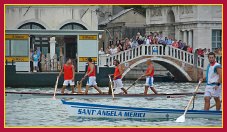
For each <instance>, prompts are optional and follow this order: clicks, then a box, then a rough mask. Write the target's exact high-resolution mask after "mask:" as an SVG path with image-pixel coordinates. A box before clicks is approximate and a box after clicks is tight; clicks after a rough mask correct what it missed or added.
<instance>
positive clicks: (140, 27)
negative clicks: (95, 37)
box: [99, 6, 146, 48]
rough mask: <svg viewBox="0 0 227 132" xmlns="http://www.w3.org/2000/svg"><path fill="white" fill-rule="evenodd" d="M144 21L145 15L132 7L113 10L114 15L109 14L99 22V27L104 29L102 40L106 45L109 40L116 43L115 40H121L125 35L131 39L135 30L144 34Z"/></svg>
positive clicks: (134, 34)
mask: <svg viewBox="0 0 227 132" xmlns="http://www.w3.org/2000/svg"><path fill="white" fill-rule="evenodd" d="M116 7H117V6H116ZM119 10H120V9H119ZM113 13H114V12H113ZM110 14H111V13H110ZM145 22H146V18H145V16H143V15H142V14H140V13H139V12H137V11H136V10H134V9H133V8H130V9H122V10H121V11H118V12H116V11H115V14H114V15H109V17H107V18H106V19H104V20H103V21H101V22H99V29H100V30H105V32H104V34H103V35H104V36H103V38H104V39H103V40H102V42H104V43H105V45H107V44H108V43H109V41H112V43H116V41H117V40H122V39H125V38H126V37H127V38H129V39H131V38H133V37H135V36H136V33H137V32H140V33H141V34H142V35H144V34H145V24H146V23H145ZM102 42H100V43H102ZM104 48H105V47H104Z"/></svg>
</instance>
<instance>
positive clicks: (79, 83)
mask: <svg viewBox="0 0 227 132" xmlns="http://www.w3.org/2000/svg"><path fill="white" fill-rule="evenodd" d="M83 80H84V79H83V78H82V79H81V80H80V81H77V88H78V93H83V92H82V89H81V87H82V81H83Z"/></svg>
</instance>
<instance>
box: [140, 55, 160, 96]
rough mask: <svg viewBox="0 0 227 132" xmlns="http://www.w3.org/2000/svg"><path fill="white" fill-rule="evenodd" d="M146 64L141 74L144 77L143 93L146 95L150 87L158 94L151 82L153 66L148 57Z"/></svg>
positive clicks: (152, 79) (152, 80)
mask: <svg viewBox="0 0 227 132" xmlns="http://www.w3.org/2000/svg"><path fill="white" fill-rule="evenodd" d="M146 64H147V65H148V67H147V70H146V73H145V74H144V75H143V77H146V83H145V90H144V95H147V91H148V88H149V87H150V88H151V90H152V91H153V92H154V93H155V94H158V93H157V91H156V90H155V89H154V86H153V82H154V66H153V65H152V62H151V60H150V59H148V60H147V62H146Z"/></svg>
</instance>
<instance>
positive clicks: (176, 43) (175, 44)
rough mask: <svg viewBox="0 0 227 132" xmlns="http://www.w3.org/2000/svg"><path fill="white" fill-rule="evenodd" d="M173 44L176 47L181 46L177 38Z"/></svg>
mask: <svg viewBox="0 0 227 132" xmlns="http://www.w3.org/2000/svg"><path fill="white" fill-rule="evenodd" d="M172 46H173V47H175V48H178V47H179V45H178V42H177V40H175V41H174V42H173V44H172Z"/></svg>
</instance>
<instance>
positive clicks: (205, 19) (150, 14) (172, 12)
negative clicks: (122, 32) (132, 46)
mask: <svg viewBox="0 0 227 132" xmlns="http://www.w3.org/2000/svg"><path fill="white" fill-rule="evenodd" d="M144 7H145V8H146V24H147V27H146V32H147V33H150V32H157V33H159V34H162V36H166V37H172V38H175V39H177V40H183V42H185V43H187V44H188V45H190V46H192V47H193V49H198V48H208V49H212V50H214V49H215V48H221V47H222V6H221V5H188V6H186V5H176V6H166V5H163V6H144Z"/></svg>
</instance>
